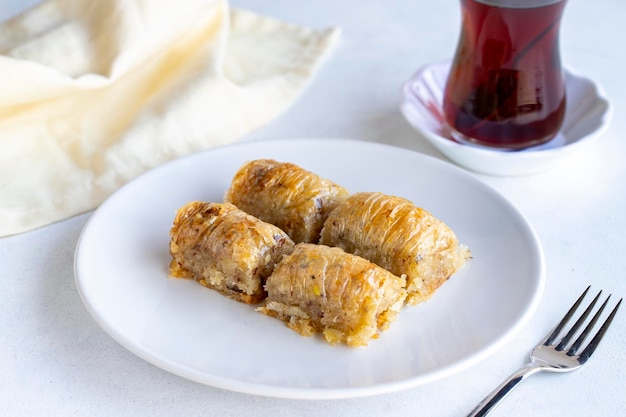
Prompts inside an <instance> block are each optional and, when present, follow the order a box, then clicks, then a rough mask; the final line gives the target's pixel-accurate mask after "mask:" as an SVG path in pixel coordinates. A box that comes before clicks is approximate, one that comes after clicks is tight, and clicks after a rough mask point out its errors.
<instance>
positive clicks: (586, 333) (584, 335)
mask: <svg viewBox="0 0 626 417" xmlns="http://www.w3.org/2000/svg"><path fill="white" fill-rule="evenodd" d="M601 292H602V291H601ZM598 296H600V294H598ZM598 296H597V297H596V298H595V300H593V301H594V302H593V303H592V304H594V303H595V301H596V300H597V299H598ZM610 299H611V294H609V296H608V297H606V300H604V303H602V305H601V306H600V308H599V309H598V311H596V314H594V315H593V318H592V319H591V320H590V321H589V323H588V324H587V327H585V330H584V331H583V332H582V333H581V334H580V335H579V336H578V339H576V341H575V342H574V344H573V345H572V347H571V348H570V350H569V351H568V352H567V354H568V355H569V356H572V355H575V354H576V352H577V351H578V348H580V346H581V345H582V344H583V342H584V341H585V339H586V338H587V336H589V333H590V332H591V330H592V329H593V326H595V325H596V323H597V322H598V319H599V318H600V314H602V312H603V311H604V308H605V307H606V305H607V304H608V302H609V300H610ZM585 313H587V312H586V311H585ZM564 347H565V345H563V348H564Z"/></svg>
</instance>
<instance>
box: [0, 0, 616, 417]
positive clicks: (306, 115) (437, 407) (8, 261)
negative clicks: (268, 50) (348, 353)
mask: <svg viewBox="0 0 626 417" xmlns="http://www.w3.org/2000/svg"><path fill="white" fill-rule="evenodd" d="M35 2H36V1H33V0H28V1H20V0H0V19H5V18H7V17H9V16H11V15H13V14H15V13H17V12H19V11H20V10H22V9H24V8H25V7H27V6H28V5H29V4H33V3H35ZM183 3H184V2H181V4H183ZM231 5H232V6H233V7H240V8H248V9H251V10H254V11H257V12H259V13H262V14H266V15H270V16H274V17H277V18H280V19H283V20H286V21H289V22H293V23H297V24H303V25H311V26H314V27H325V26H330V25H338V26H341V27H342V28H343V34H342V39H341V42H340V44H339V46H338V48H337V49H336V50H335V51H334V53H333V54H332V55H331V56H330V59H329V60H328V61H327V62H326V63H325V65H324V66H323V67H322V69H321V70H320V72H319V74H318V75H317V77H316V78H315V79H314V80H313V82H312V84H311V85H310V88H308V89H307V91H306V92H305V93H304V94H303V95H302V96H301V97H300V98H299V100H298V101H297V102H296V103H295V104H294V105H293V106H292V107H291V108H290V109H289V110H288V111H287V112H286V113H285V114H283V115H282V116H281V117H280V118H278V119H276V120H275V121H273V122H272V123H271V124H269V125H268V126H266V127H264V128H262V129H260V130H258V131H256V132H254V133H253V134H251V135H249V136H248V137H247V138H246V139H247V140H262V139H265V138H278V137H281V138H282V137H346V138H355V139H361V140H366V141H374V142H384V143H389V144H393V145H397V146H401V147H405V148H407V149H410V150H413V151H417V152H422V153H425V154H428V155H433V156H435V157H437V158H441V159H444V160H445V157H444V156H443V155H441V154H440V153H438V151H436V150H435V149H434V148H433V147H432V146H430V145H429V144H428V143H427V142H426V141H425V140H424V139H423V138H421V137H420V136H419V135H418V134H417V133H416V132H415V131H414V130H413V129H412V128H411V127H410V126H409V125H408V123H406V122H405V120H404V119H403V117H402V116H401V114H400V112H399V110H398V104H399V100H400V90H399V89H400V85H401V84H402V82H403V81H405V80H406V79H407V78H408V77H410V76H411V75H412V73H413V72H414V71H415V70H416V69H417V68H418V67H420V66H422V65H425V64H427V63H432V62H439V61H442V60H445V59H447V58H449V57H450V56H451V55H452V53H453V51H454V47H455V45H456V42H457V35H458V29H459V19H460V13H459V2H458V0H438V1H425V0H394V1H382V0H378V1H374V0H372V1H354V0H350V1H349V0H343V1H333V0H316V1H297V2H296V1H290V0H237V1H232V2H231ZM624 40H626V7H625V6H624V3H623V0H596V1H582V0H578V1H576V0H571V1H570V2H569V4H568V5H567V8H566V12H565V16H564V20H563V26H562V31H561V46H562V55H563V60H564V63H565V64H566V65H567V66H568V67H570V68H573V69H575V70H576V71H577V72H579V73H580V74H582V75H585V76H587V77H590V78H593V79H595V80H596V81H597V82H599V83H600V84H601V85H602V86H603V87H604V89H605V90H606V92H607V95H608V96H609V98H610V99H611V100H612V103H613V105H614V118H613V121H612V124H611V126H610V127H609V129H608V131H606V133H605V134H604V135H603V136H602V137H601V139H600V140H598V141H597V142H596V144H595V145H594V146H593V147H591V148H589V149H587V150H586V151H585V152H581V153H577V154H574V155H572V156H571V157H569V158H568V159H566V160H564V161H563V162H562V163H560V164H559V165H558V166H556V167H555V168H554V169H552V170H550V171H548V172H545V173H541V174H537V175H532V176H524V177H490V176H486V175H477V176H478V177H479V178H481V179H482V180H484V181H485V182H486V183H488V184H490V185H491V186H493V187H494V188H496V189H497V190H499V191H500V192H501V193H502V194H504V195H505V196H506V197H507V198H508V199H510V200H511V201H512V202H513V203H514V204H515V205H516V206H517V207H518V208H519V209H520V210H521V211H522V212H523V214H524V215H525V216H526V217H527V218H528V219H529V221H530V222H531V224H532V225H533V227H534V228H535V230H536V232H537V233H538V235H539V237H540V239H541V241H542V244H543V247H544V250H545V256H546V266H547V283H546V287H545V291H544V295H543V298H542V300H541V303H540V305H539V307H538V310H537V312H536V313H535V315H534V316H533V317H532V319H531V321H530V323H529V324H527V325H526V326H525V327H524V328H523V329H522V330H521V332H520V333H519V334H517V335H516V336H515V337H514V338H513V339H512V340H511V341H510V342H509V343H508V344H507V345H506V346H505V347H504V348H502V349H500V350H499V351H497V352H496V353H495V354H494V355H492V356H491V357H489V358H487V359H486V360H484V361H482V362H480V363H479V364H477V365H475V366H473V367H471V368H470V369H467V370H465V371H463V372H462V373H460V374H457V375H455V376H452V377H449V378H447V379H444V380H441V381H438V382H435V383H432V384H429V385H427V386H421V387H418V388H414V389H410V390H407V391H402V392H397V393H392V394H385V395H380V396H375V397H368V398H358V399H348V400H333V401H299V400H286V399H274V398H265V397H259V396H252V395H244V394H239V393H234V392H228V391H224V390H220V389H215V388H212V387H208V386H204V385H201V384H198V383H195V382H191V381H188V380H185V379H183V378H180V377H178V376H175V375H172V374H170V373H168V372H166V371H163V370H161V369H159V368H157V367H155V366H153V365H151V364H149V363H146V362H145V361H143V360H142V359H139V358H138V357H136V356H134V355H133V354H131V353H130V352H128V351H127V350H125V349H124V348H123V347H121V346H120V345H119V344H117V343H116V342H115V341H114V340H113V339H112V338H111V337H109V336H108V335H107V334H106V333H105V332H104V331H103V330H102V329H101V328H100V327H99V326H98V325H97V324H96V322H95V321H94V320H93V319H92V318H91V316H90V315H89V314H88V312H87V310H86V309H85V307H84V306H83V304H82V302H81V300H80V297H79V294H78V292H77V289H76V286H75V284H74V272H73V264H72V263H73V257H74V248H75V245H76V242H77V238H78V235H79V233H80V231H81V228H82V227H83V226H84V224H85V222H86V221H87V219H88V218H89V214H84V215H81V216H77V217H74V218H72V219H69V220H66V221H63V222H60V223H58V224H54V225H51V226H48V227H44V228H41V229H39V230H35V231H32V232H29V233H24V234H21V235H17V236H12V237H8V238H2V239H0V277H1V279H2V289H3V291H2V292H3V294H4V296H3V297H2V302H0V415H3V416H46V417H47V416H74V415H75V416H175V415H176V416H178V415H180V416H200V415H202V416H221V417H228V416H244V415H245V416H250V415H252V416H273V417H280V416H290V417H291V416H301V417H306V416H328V415H335V416H343V417H351V416H359V417H362V416H411V415H415V416H463V415H466V414H467V413H468V412H469V411H470V410H471V409H472V408H473V407H474V406H475V405H476V404H477V402H479V401H480V400H481V399H482V398H483V396H484V395H486V394H487V393H488V392H489V391H490V390H491V389H492V388H494V387H495V386H496V385H497V384H498V383H500V381H501V380H502V379H503V378H504V377H506V376H507V375H508V374H509V373H511V372H512V371H514V370H515V369H516V368H517V367H518V366H521V365H522V364H523V363H524V361H525V360H526V359H527V356H528V352H529V350H530V348H531V347H532V346H534V344H535V343H536V342H537V341H538V340H539V338H540V337H541V336H543V335H544V333H546V332H547V330H549V328H551V326H552V325H553V323H554V322H555V321H556V320H557V318H559V317H560V316H561V315H562V314H563V312H564V311H565V308H566V307H567V306H568V305H569V303H570V302H571V301H572V300H573V299H575V297H576V296H577V294H578V293H579V292H580V291H581V290H582V289H583V288H584V287H585V286H587V285H588V284H592V285H593V286H594V287H595V288H598V289H599V288H603V289H605V290H606V291H608V292H613V293H614V294H616V295H618V296H624V295H626V276H625V271H626V256H625V255H624V248H625V244H624V242H625V241H624V236H625V235H626V220H625V219H626V216H625V213H626V187H625V185H624V180H625V179H626V168H625V167H626V163H625V161H626V136H625V135H624V133H623V132H624V131H626V117H625V116H626V75H625V74H626V69H625V66H626V53H624V52H623V50H624V45H623V43H624ZM0 94H1V92H0ZM0 198H1V197H0ZM620 313H621V314H618V316H617V318H616V320H615V321H614V324H613V326H612V328H611V329H610V331H609V333H608V334H607V336H606V338H605V341H603V343H602V345H601V346H600V348H599V349H598V351H597V352H596V354H595V355H594V357H593V358H592V359H591V361H590V363H589V365H588V366H586V367H584V368H582V369H581V370H579V371H577V372H575V373H570V374H539V375H537V376H533V377H532V378H531V379H530V380H529V381H527V382H526V383H524V384H522V385H521V386H520V387H518V389H517V390H515V391H514V392H513V393H512V394H511V395H510V396H509V398H507V400H506V401H505V402H504V403H503V404H502V405H501V406H500V407H498V408H497V409H496V410H495V411H494V412H493V416H508V417H530V416H553V415H568V416H625V415H626V388H624V387H625V386H626V385H625V382H626V310H624V309H622V311H620Z"/></svg>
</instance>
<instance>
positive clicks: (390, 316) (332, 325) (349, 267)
mask: <svg viewBox="0 0 626 417" xmlns="http://www.w3.org/2000/svg"><path fill="white" fill-rule="evenodd" d="M404 285H405V280H404V278H400V277H397V276H395V275H393V274H392V273H390V272H389V271H386V270H384V269H383V268H380V267H379V266H377V265H375V264H373V263H371V262H369V261H368V260H366V259H363V258H361V257H358V256H355V255H352V254H349V253H346V252H344V251H343V250H342V249H340V248H331V247H328V246H323V245H313V244H308V243H300V244H297V245H296V246H295V249H294V251H293V252H292V253H291V254H290V255H287V256H285V258H284V259H283V260H282V261H281V262H280V263H279V264H278V265H277V266H276V269H275V270H274V272H273V273H272V274H271V275H270V276H269V278H268V279H267V282H266V284H265V289H266V290H267V294H268V295H267V300H266V304H265V306H263V307H261V308H259V310H260V311H262V312H263V313H265V314H267V315H270V316H273V317H277V318H279V319H281V320H283V321H285V322H286V323H287V325H288V326H289V327H290V328H291V329H293V330H295V331H297V332H298V333H300V334H302V335H304V336H310V335H312V334H314V333H315V332H320V333H322V334H323V335H324V338H325V339H326V341H328V342H329V343H331V344H335V343H340V342H345V343H346V344H348V345H349V346H364V345H367V343H368V342H369V340H370V339H372V338H376V337H377V336H378V332H379V331H382V330H385V329H387V328H388V326H389V324H390V323H391V322H392V321H394V320H395V319H396V317H397V314H398V311H399V310H400V309H401V308H402V306H403V304H404V298H405V296H406V292H405V290H404V288H403V287H404Z"/></svg>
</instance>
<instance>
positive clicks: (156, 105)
mask: <svg viewBox="0 0 626 417" xmlns="http://www.w3.org/2000/svg"><path fill="white" fill-rule="evenodd" d="M337 37H338V30H337V29H333V28H331V29H325V30H314V29H310V28H304V27H299V26H295V25H290V24H287V23H283V22H280V21H277V20H274V19H271V18H267V17H262V16H259V15H256V14H253V13H251V12H247V11H243V10H231V9H229V5H228V2H227V1H225V0H184V1H180V0H107V1H90V0H51V1H48V2H46V3H43V4H41V5H39V6H37V7H35V8H33V9H30V10H28V11H26V12H25V13H24V14H22V15H20V16H17V17H16V18H14V19H12V20H9V21H7V22H4V23H0V236H6V235H10V234H15V233H19V232H23V231H26V230H30V229H33V228H36V227H39V226H43V225H46V224H49V223H52V222H55V221H58V220H61V219H65V218H67V217H70V216H72V215H75V214H78V213H82V212H85V211H88V210H90V209H93V208H95V207H96V206H97V205H98V204H99V203H101V202H102V201H103V200H104V199H105V198H106V197H107V196H109V195H110V194H111V193H112V192H114V191H115V190H116V189H118V188H119V187H120V186H121V185H123V184H124V183H126V182H127V181H129V180H131V179H133V178H134V177H136V176H137V175H139V174H141V173H142V172H144V171H146V170H148V169H150V168H153V167H155V166H157V165H159V164H162V163H164V162H166V161H168V160H171V159H173V158H176V157H179V156H182V155H185V154H189V153H191V152H194V151H198V150H201V149H206V148H209V147H213V146H217V145H223V144H227V143H230V142H232V141H234V140H236V139H238V138H240V137H241V136H242V135H244V134H246V133H248V132H250V131H251V130H253V129H255V128H257V127H259V126H261V125H263V124H266V123H268V122H269V121H270V120H272V118H274V117H276V116H277V115H279V114H280V113H281V112H283V111H284V110H285V109H286V108H287V107H288V106H289V105H290V104H291V103H292V102H293V101H294V99H295V98H296V97H297V96H298V94H299V93H300V92H301V91H302V89H303V88H304V87H305V85H306V84H307V82H308V81H309V80H310V78H311V77H312V76H313V75H314V73H315V70H316V68H317V66H318V64H319V63H320V62H321V60H322V58H323V57H324V56H325V54H326V53H327V52H328V51H329V50H330V48H331V47H332V45H333V44H334V43H335V41H336V39H337Z"/></svg>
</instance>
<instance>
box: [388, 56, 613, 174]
mask: <svg viewBox="0 0 626 417" xmlns="http://www.w3.org/2000/svg"><path fill="white" fill-rule="evenodd" d="M449 70H450V63H449V62H445V63H441V64H433V65H427V66H425V67H423V68H421V69H420V70H418V71H417V72H416V74H415V75H414V76H413V77H411V79H409V80H408V81H407V82H406V83H405V84H404V88H403V100H402V103H401V106H400V109H401V111H402V113H403V114H404V116H405V118H406V119H407V120H408V121H409V123H410V124H411V125H412V126H413V127H414V128H415V129H416V130H417V131H418V132H420V133H421V135H422V136H423V137H424V138H425V139H426V140H428V141H429V142H430V143H431V144H432V145H433V146H434V147H436V148H437V149H438V150H439V151H440V152H441V153H443V154H444V155H446V156H447V157H448V158H449V159H450V160H452V161H454V162H456V163H457V164H459V165H460V166H463V167H465V168H468V169H471V170H473V171H476V172H480V173H484V174H491V175H526V174H534V173H537V172H541V171H545V170H547V169H549V168H552V167H554V166H555V165H556V164H557V163H558V162H559V161H561V160H562V159H563V158H564V157H566V156H567V155H570V154H571V153H572V152H574V151H578V150H580V149H582V148H583V147H584V146H588V145H589V144H591V143H594V142H595V141H594V140H593V139H595V138H597V137H598V136H599V135H600V134H601V133H602V132H603V131H604V130H605V128H606V127H607V126H608V124H609V122H610V119H611V116H612V109H611V106H610V103H609V100H608V99H607V98H606V97H605V95H604V92H603V91H602V88H600V86H598V85H597V84H596V83H594V82H593V81H592V80H590V79H588V78H584V77H581V76H579V75H576V74H574V73H572V72H571V71H569V70H565V90H566V95H567V107H566V110H565V119H564V121H563V126H562V128H561V131H560V132H559V134H558V135H557V137H555V138H554V139H553V140H551V141H550V142H548V143H546V144H544V145H541V146H537V147H533V148H529V149H525V150H523V151H502V150H497V149H488V148H485V147H479V146H473V145H467V144H461V143H459V142H456V141H455V140H454V139H452V137H451V136H450V134H449V132H448V131H447V129H446V128H445V127H444V117H443V110H442V107H443V104H442V103H443V91H444V88H445V84H446V80H447V78H448V72H449Z"/></svg>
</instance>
